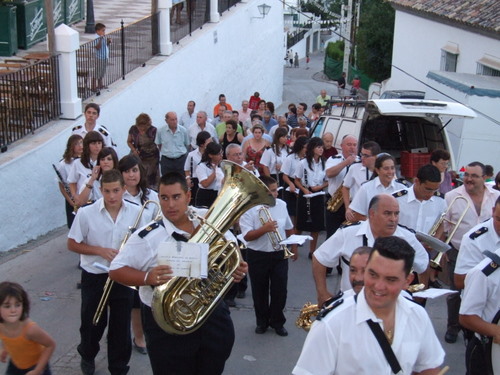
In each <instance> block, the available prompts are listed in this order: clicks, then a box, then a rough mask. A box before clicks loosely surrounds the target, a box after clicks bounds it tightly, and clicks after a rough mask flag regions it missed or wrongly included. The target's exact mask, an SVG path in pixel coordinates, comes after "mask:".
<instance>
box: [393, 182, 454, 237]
mask: <svg viewBox="0 0 500 375" xmlns="http://www.w3.org/2000/svg"><path fill="white" fill-rule="evenodd" d="M414 186H415V185H413V186H412V187H411V188H406V189H401V190H398V191H396V192H395V193H393V194H392V196H393V197H394V198H396V200H397V201H398V203H399V224H401V225H404V226H405V227H408V228H411V229H413V230H414V231H418V232H422V233H429V231H430V229H431V228H432V226H433V225H434V223H435V222H436V219H438V218H439V217H440V216H441V214H442V213H443V212H445V211H446V207H448V205H447V204H446V201H445V200H444V197H438V196H436V195H433V196H432V197H431V198H430V199H429V200H426V201H419V200H418V199H417V198H416V197H415V190H414Z"/></svg>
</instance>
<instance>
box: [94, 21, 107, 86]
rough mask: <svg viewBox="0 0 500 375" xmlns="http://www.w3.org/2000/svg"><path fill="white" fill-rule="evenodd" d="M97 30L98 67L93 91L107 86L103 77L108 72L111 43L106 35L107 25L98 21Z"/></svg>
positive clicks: (96, 53) (96, 52)
mask: <svg viewBox="0 0 500 375" xmlns="http://www.w3.org/2000/svg"><path fill="white" fill-rule="evenodd" d="M95 32H96V34H97V38H96V40H95V44H94V48H95V57H96V69H95V81H94V85H93V91H99V90H100V89H104V88H106V87H105V86H104V85H103V83H102V79H103V77H104V75H105V74H106V66H107V64H108V59H109V45H110V44H111V39H109V38H107V37H106V26H105V25H104V24H102V23H97V24H96V25H95ZM96 81H97V82H96Z"/></svg>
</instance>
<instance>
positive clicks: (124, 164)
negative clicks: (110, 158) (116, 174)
mask: <svg viewBox="0 0 500 375" xmlns="http://www.w3.org/2000/svg"><path fill="white" fill-rule="evenodd" d="M136 165H137V167H138V168H139V173H140V175H141V177H140V179H139V183H138V184H137V187H138V188H139V190H140V191H142V196H141V203H142V204H144V202H146V201H147V200H148V195H149V190H148V182H147V181H146V169H145V168H144V165H143V164H142V161H141V159H139V157H138V156H136V155H132V154H129V155H126V156H124V157H123V158H121V159H120V161H119V162H118V170H119V171H120V172H121V173H122V174H123V173H124V172H126V171H128V170H129V169H130V168H133V167H135V166H136Z"/></svg>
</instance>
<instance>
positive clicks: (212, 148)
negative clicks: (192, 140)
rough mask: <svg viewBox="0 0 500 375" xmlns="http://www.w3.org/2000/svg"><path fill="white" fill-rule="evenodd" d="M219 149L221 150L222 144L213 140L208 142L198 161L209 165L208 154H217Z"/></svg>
mask: <svg viewBox="0 0 500 375" xmlns="http://www.w3.org/2000/svg"><path fill="white" fill-rule="evenodd" d="M221 151H222V146H221V145H220V144H218V143H215V142H210V143H209V144H208V145H207V147H206V148H205V151H204V152H203V155H202V156H201V161H200V163H205V164H206V165H207V166H208V167H209V166H210V162H211V160H210V155H218V154H220V152H221Z"/></svg>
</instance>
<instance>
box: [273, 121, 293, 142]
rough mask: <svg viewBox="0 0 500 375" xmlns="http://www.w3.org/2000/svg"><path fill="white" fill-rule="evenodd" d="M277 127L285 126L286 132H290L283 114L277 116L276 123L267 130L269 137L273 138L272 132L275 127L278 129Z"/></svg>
mask: <svg viewBox="0 0 500 375" xmlns="http://www.w3.org/2000/svg"><path fill="white" fill-rule="evenodd" d="M278 128H285V129H286V130H287V132H288V134H290V130H292V128H291V127H289V126H288V125H287V123H286V117H285V116H278V124H277V125H274V126H273V127H272V128H271V130H269V136H270V137H271V138H274V133H275V132H276V129H278Z"/></svg>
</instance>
